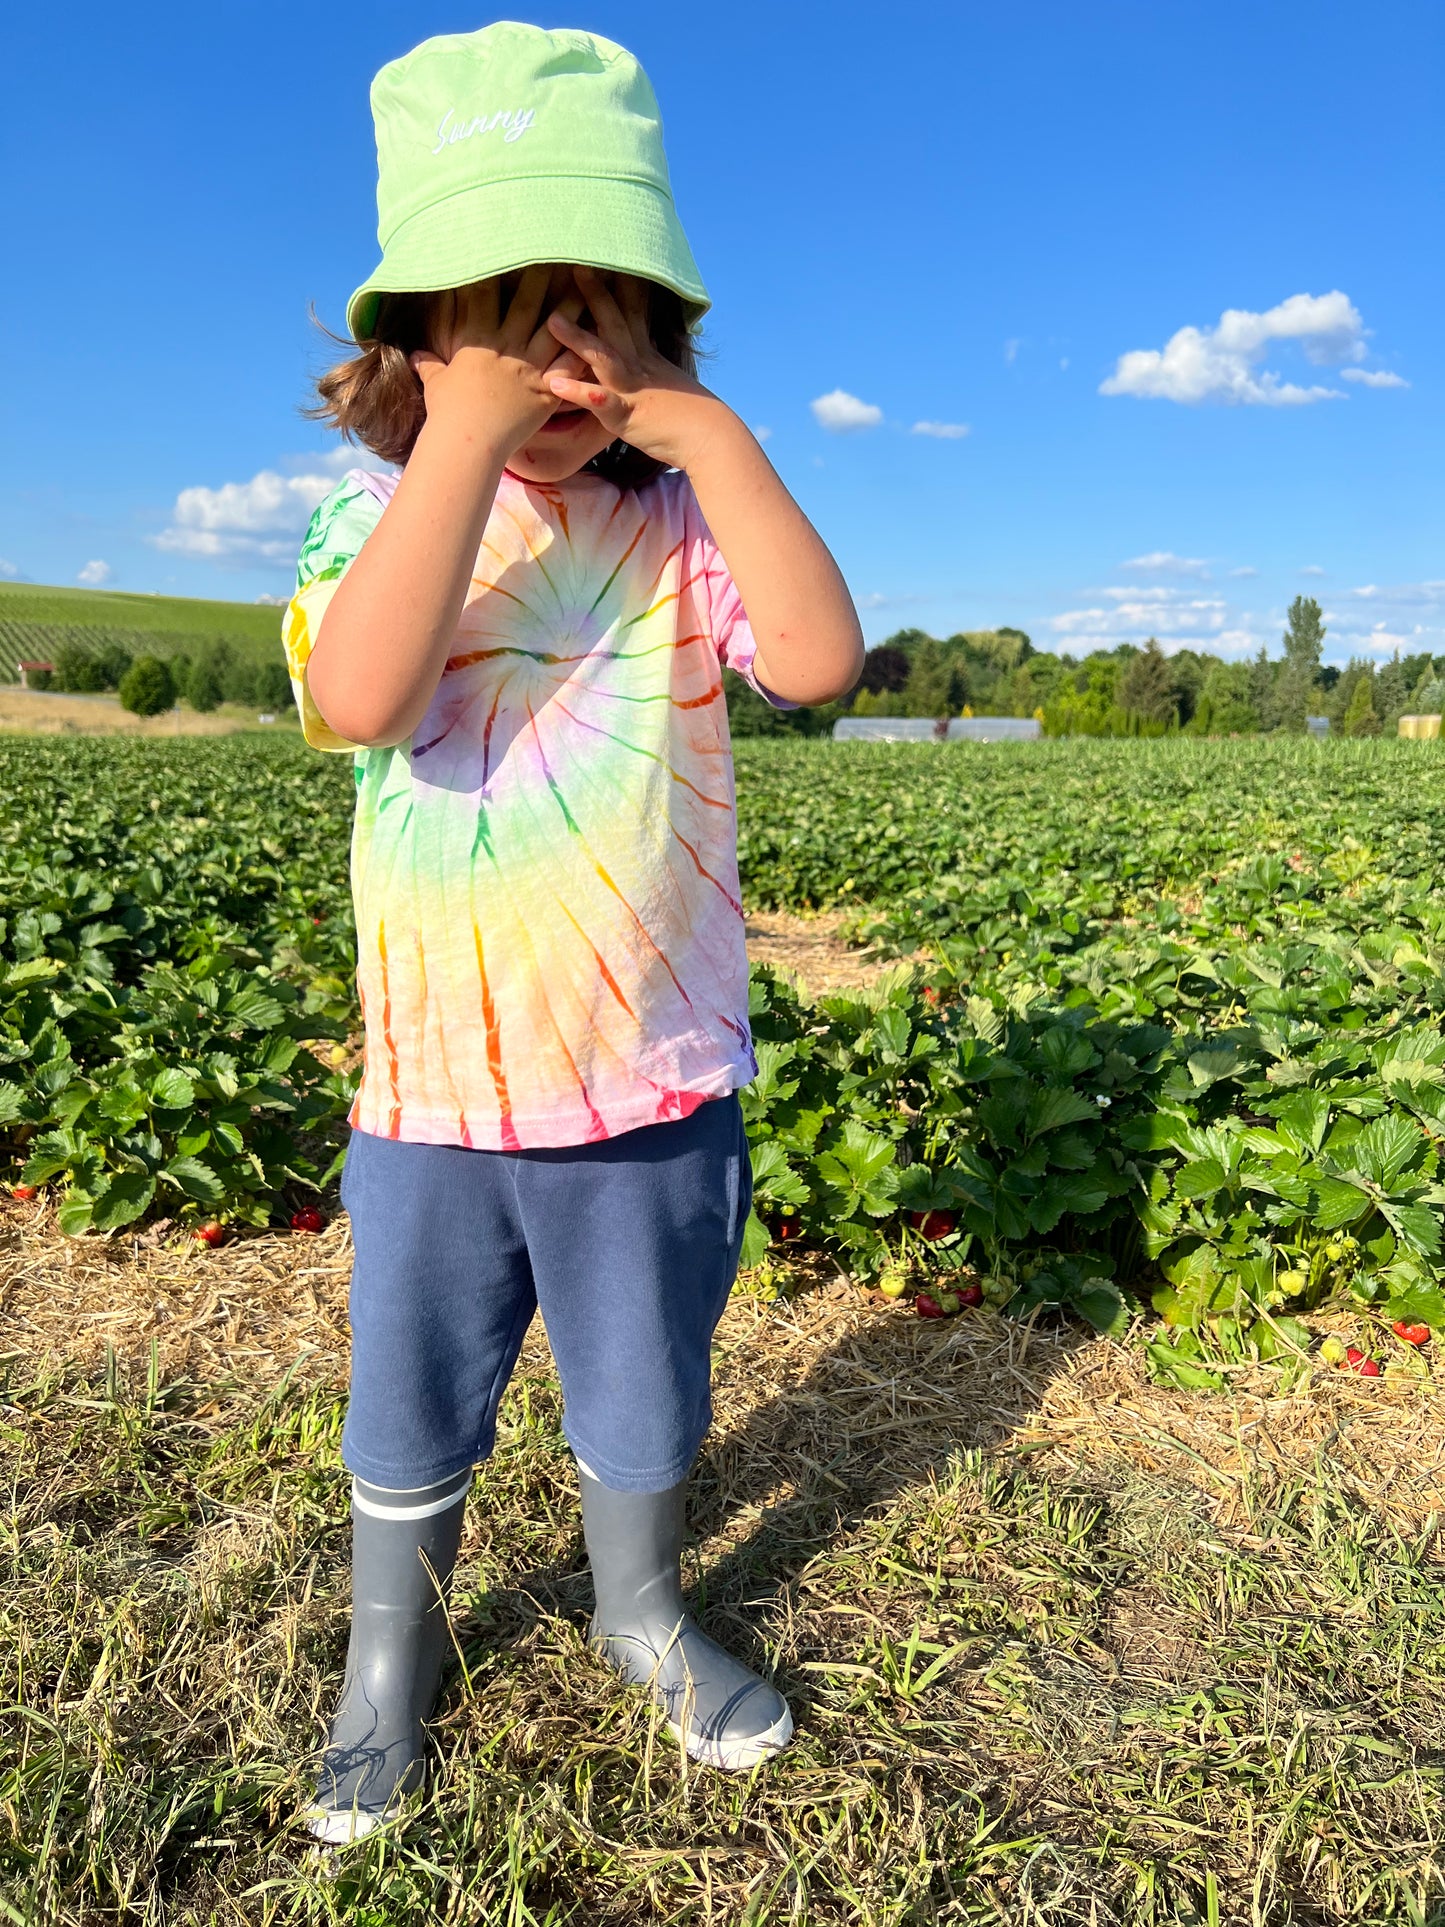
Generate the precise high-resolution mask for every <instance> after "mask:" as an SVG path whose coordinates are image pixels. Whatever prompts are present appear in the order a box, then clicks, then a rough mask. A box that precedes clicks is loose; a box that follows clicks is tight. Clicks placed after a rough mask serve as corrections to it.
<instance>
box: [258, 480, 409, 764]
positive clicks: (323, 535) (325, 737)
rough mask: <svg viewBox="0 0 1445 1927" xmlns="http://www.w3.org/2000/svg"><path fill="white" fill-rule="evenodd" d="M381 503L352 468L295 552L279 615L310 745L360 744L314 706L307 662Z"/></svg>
mask: <svg viewBox="0 0 1445 1927" xmlns="http://www.w3.org/2000/svg"><path fill="white" fill-rule="evenodd" d="M388 479H389V478H388ZM384 506H385V503H384V502H383V501H382V500H380V499H379V498H378V496H377V494H376V493H375V492H374V491H373V490H371V489H369V488H368V487H367V486H366V482H365V479H364V478H363V476H362V474H361V471H360V470H358V469H352V470H351V471H349V473H348V474H346V475H345V476H344V477H343V478H342V480H341V481H340V482H338V483H337V485H336V487H335V488H334V489H332V491H331V493H330V494H329V495H328V496H326V497H325V498H324V499H323V500H322V502H321V503H320V504H319V505H318V507H317V510H316V513H315V514H314V515H313V516H312V518H311V525H310V527H309V528H308V529H307V531H306V539H305V541H303V542H302V544H301V553H300V555H299V556H298V557H297V561H296V592H295V594H294V595H293V596H292V598H291V600H290V602H289V603H288V604H287V607H286V614H285V616H284V618H283V619H282V624H281V640H282V642H283V644H284V645H285V649H286V668H287V671H288V672H289V674H290V677H291V693H292V695H293V696H294V697H295V699H296V707H297V710H298V711H299V712H300V716H301V733H302V735H303V736H304V737H305V738H306V741H307V742H308V743H309V744H310V745H311V747H312V748H313V749H324V750H336V751H345V752H348V753H349V752H350V751H353V750H356V749H360V748H361V747H362V745H361V744H359V743H353V742H349V741H348V740H347V739H346V737H344V736H338V735H337V733H336V731H335V730H334V729H332V727H331V726H330V724H329V723H328V722H327V721H326V719H325V717H324V716H323V715H322V714H321V711H320V710H319V709H318V708H317V707H316V703H315V701H314V699H313V698H312V695H311V691H310V689H309V688H308V687H307V683H306V665H307V663H308V662H309V661H310V660H311V651H312V649H313V647H314V646H315V641H316V635H317V631H318V630H319V629H320V627H321V618H322V617H323V616H324V615H325V614H326V611H327V609H328V607H329V606H330V603H331V598H332V596H334V595H335V593H336V585H337V584H338V583H339V582H340V580H341V578H342V577H343V576H344V575H345V574H346V571H347V570H348V569H349V568H350V566H351V564H352V563H353V562H354V561H355V560H356V557H357V556H358V555H359V554H360V552H361V545H362V543H363V542H365V540H366V538H367V536H368V535H370V534H371V531H372V530H373V529H374V528H375V527H376V525H377V523H378V522H379V521H380V520H381V513H382V509H383V508H384Z"/></svg>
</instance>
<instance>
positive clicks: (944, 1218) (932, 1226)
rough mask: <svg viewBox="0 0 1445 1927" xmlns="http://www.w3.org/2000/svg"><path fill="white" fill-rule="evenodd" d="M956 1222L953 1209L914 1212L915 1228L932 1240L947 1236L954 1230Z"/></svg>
mask: <svg viewBox="0 0 1445 1927" xmlns="http://www.w3.org/2000/svg"><path fill="white" fill-rule="evenodd" d="M954 1222H955V1220H954V1216H953V1213H952V1212H951V1211H915V1212H914V1213H913V1226H914V1229H915V1230H916V1231H921V1232H922V1233H923V1235H924V1237H925V1238H927V1239H929V1240H930V1242H936V1241H937V1240H938V1239H939V1238H946V1237H947V1236H948V1234H949V1232H951V1231H952V1230H953V1227H954Z"/></svg>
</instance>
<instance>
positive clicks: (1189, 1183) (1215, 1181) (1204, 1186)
mask: <svg viewBox="0 0 1445 1927" xmlns="http://www.w3.org/2000/svg"><path fill="white" fill-rule="evenodd" d="M1225 1183H1226V1178H1225V1175H1224V1166H1223V1165H1222V1164H1221V1163H1220V1162H1219V1159H1218V1158H1196V1159H1194V1160H1193V1162H1192V1163H1189V1164H1186V1165H1184V1166H1183V1167H1182V1168H1181V1169H1180V1170H1179V1171H1177V1172H1176V1173H1175V1174H1174V1190H1175V1193H1176V1195H1177V1196H1179V1197H1181V1198H1212V1197H1213V1196H1214V1194H1215V1192H1216V1191H1222V1190H1223V1189H1224V1186H1225Z"/></svg>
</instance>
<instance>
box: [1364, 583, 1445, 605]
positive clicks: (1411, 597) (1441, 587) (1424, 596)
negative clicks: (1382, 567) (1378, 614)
mask: <svg viewBox="0 0 1445 1927" xmlns="http://www.w3.org/2000/svg"><path fill="white" fill-rule="evenodd" d="M1350 594H1351V595H1354V596H1364V597H1378V598H1381V599H1382V600H1384V601H1386V602H1397V603H1399V604H1400V605H1401V606H1402V607H1408V608H1436V607H1438V606H1439V605H1440V604H1441V603H1442V602H1445V582H1397V583H1395V584H1393V585H1392V586H1391V587H1389V588H1384V589H1382V588H1381V587H1380V585H1379V584H1378V583H1377V582H1367V583H1366V584H1365V585H1364V587H1363V588H1360V589H1351V590H1350Z"/></svg>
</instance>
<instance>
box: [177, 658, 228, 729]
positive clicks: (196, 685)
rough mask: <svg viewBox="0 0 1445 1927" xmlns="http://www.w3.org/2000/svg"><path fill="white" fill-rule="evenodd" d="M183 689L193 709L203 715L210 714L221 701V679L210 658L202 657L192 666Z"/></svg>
mask: <svg viewBox="0 0 1445 1927" xmlns="http://www.w3.org/2000/svg"><path fill="white" fill-rule="evenodd" d="M182 687H183V688H184V690H185V695H186V700H187V702H188V703H189V704H190V705H191V708H192V709H194V710H197V711H199V713H200V714H201V715H203V716H204V715H206V714H208V713H209V712H210V711H211V710H213V709H214V708H216V706H217V704H218V703H219V702H220V701H221V696H222V690H221V679H220V677H219V676H218V675H217V674H216V668H215V664H214V663H213V662H212V661H211V659H210V657H209V656H201V657H200V658H199V659H198V660H197V661H196V662H195V663H193V664H192V665H191V670H190V674H189V675H188V676H187V677H186V680H185V682H184V684H183V685H182Z"/></svg>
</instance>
